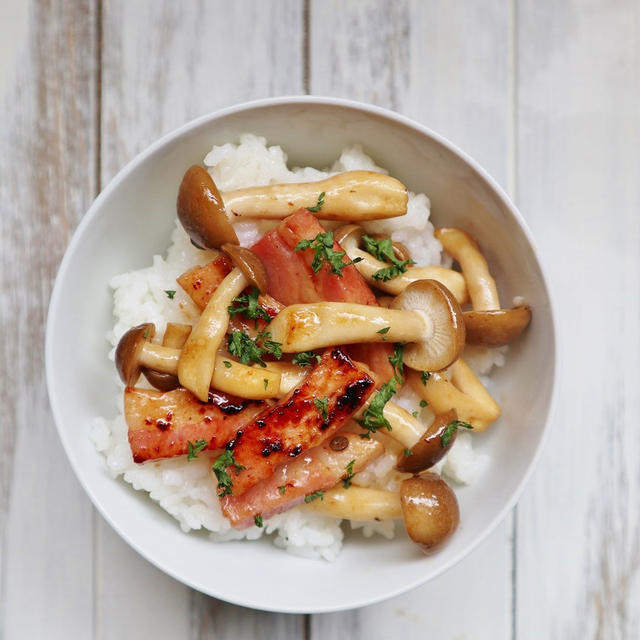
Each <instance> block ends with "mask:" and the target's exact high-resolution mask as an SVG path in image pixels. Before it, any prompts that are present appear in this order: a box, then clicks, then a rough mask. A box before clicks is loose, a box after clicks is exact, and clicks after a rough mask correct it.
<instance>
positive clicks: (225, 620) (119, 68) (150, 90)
mask: <svg viewBox="0 0 640 640" xmlns="http://www.w3.org/2000/svg"><path fill="white" fill-rule="evenodd" d="M103 26H104V30H103V41H102V43H103V50H102V61H103V66H102V70H103V73H102V138H101V141H102V144H101V151H102V152H101V164H102V171H101V178H102V185H103V186H104V185H106V184H107V182H108V181H109V180H110V179H111V178H112V177H113V175H114V174H115V173H116V172H117V171H118V170H119V169H120V168H121V167H122V166H124V164H125V163H126V162H127V161H128V160H130V159H131V158H132V157H133V156H134V155H135V154H136V153H138V152H139V151H141V150H142V149H144V148H145V147H147V146H148V145H149V144H150V143H151V142H153V141H154V140H155V139H157V138H158V137H159V136H160V135H162V134H164V133H166V132H167V131H170V130H171V129H173V128H175V127H177V126H179V125H181V124H183V123H184V122H187V121H188V120H190V119H192V118H194V117H196V116H198V115H201V114H203V113H207V112H209V111H213V110H215V109H217V108H220V107H224V106H228V105H231V104H234V103H237V102H242V101H245V100H249V99H253V98H259V97H267V96H269V95H278V94H285V93H300V92H301V91H302V88H303V85H302V83H303V65H302V60H301V57H300V53H301V51H302V27H303V16H302V5H301V3H298V2H296V1H295V0H278V2H275V3H269V4H266V3H262V2H259V1H258V0H242V1H240V2H233V3H230V2H225V1H223V0H216V1H215V2H207V3H200V2H191V1H189V2H182V3H179V4H178V3H175V2H171V1H170V0H166V1H163V2H158V1H156V0H147V1H144V2H135V3H131V2H126V1H109V2H106V3H105V5H104V10H103ZM176 526H177V525H176ZM97 566H98V567H99V574H98V580H99V583H98V589H99V602H98V605H99V607H98V614H99V637H104V638H118V639H119V640H126V639H127V638H132V639H133V638H140V637H149V636H150V635H152V634H153V635H156V637H189V638H192V639H193V640H200V639H202V640H205V639H207V638H216V640H221V639H224V638H236V637H252V636H254V635H257V634H258V632H259V633H260V634H264V635H265V636H271V637H277V638H283V639H284V640H287V639H293V638H300V637H301V636H302V634H303V627H304V617H303V616H286V615H277V614H268V613H261V612H253V611H250V610H247V609H243V608H241V607H235V606H232V605H228V604H226V603H223V602H220V601H217V600H214V599H213V598H209V597H207V596H204V595H202V594H199V593H196V592H194V591H192V590H190V589H188V588H187V587H184V586H183V585H181V584H180V583H178V582H176V581H174V580H172V579H171V578H169V577H167V576H165V575H164V574H162V573H160V572H159V571H157V570H155V569H154V568H153V567H151V566H150V565H149V564H148V563H147V562H146V561H145V560H143V559H142V558H140V557H139V556H137V555H136V554H134V553H133V552H131V551H130V550H129V549H128V547H127V546H126V545H125V543H124V542H122V541H121V540H120V539H119V538H118V537H117V536H116V535H115V534H114V533H113V532H112V531H111V530H110V528H109V527H108V526H107V525H106V524H104V523H103V522H102V521H100V523H99V526H98V547H97ZM159 602H163V603H171V604H170V606H158V603H159ZM140 611H153V612H154V614H153V616H152V618H153V619H149V617H148V616H145V617H141V616H140V615H139V612H140ZM149 625H150V626H149Z"/></svg>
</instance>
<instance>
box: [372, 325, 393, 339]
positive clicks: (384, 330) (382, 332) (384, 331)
mask: <svg viewBox="0 0 640 640" xmlns="http://www.w3.org/2000/svg"><path fill="white" fill-rule="evenodd" d="M389 329H391V327H385V328H384V329H380V330H379V331H376V333H379V334H380V335H381V336H385V335H386V334H387V333H389ZM382 339H383V340H385V341H386V338H385V337H383V338H382Z"/></svg>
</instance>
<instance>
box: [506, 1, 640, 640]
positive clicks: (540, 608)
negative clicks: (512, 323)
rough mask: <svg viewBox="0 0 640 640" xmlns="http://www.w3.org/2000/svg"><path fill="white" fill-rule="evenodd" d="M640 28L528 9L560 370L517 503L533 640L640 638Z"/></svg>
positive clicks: (525, 199)
mask: <svg viewBox="0 0 640 640" xmlns="http://www.w3.org/2000/svg"><path fill="white" fill-rule="evenodd" d="M550 15H553V20H552V21H550V19H549V17H550ZM639 27H640V5H638V3H637V2H616V3H607V2H591V3H584V2H573V1H572V2H566V3H562V4H556V3H550V2H529V1H526V2H522V3H521V6H520V7H519V63H518V78H519V83H518V123H519V127H518V130H519V138H518V140H519V142H518V146H519V166H518V183H519V188H518V191H519V202H520V206H521V208H522V210H523V212H524V214H525V215H526V217H527V220H528V221H529V223H530V224H531V226H532V229H533V232H534V233H535V235H536V237H537V239H538V242H539V245H540V247H541V251H542V258H543V259H544V261H545V263H546V265H547V267H548V273H550V274H551V281H552V283H553V292H554V293H555V303H556V308H557V317H558V320H559V345H560V357H561V360H562V362H563V365H564V375H563V376H562V379H561V385H560V393H559V397H560V402H559V403H558V407H557V412H556V419H555V421H554V422H555V425H554V427H555V428H554V430H553V432H552V435H551V440H550V442H549V445H548V447H547V449H546V451H545V455H544V457H543V460H542V463H541V465H540V468H539V470H538V472H537V473H536V475H535V477H534V480H533V482H532V484H531V486H530V487H529V490H528V491H527V492H526V494H525V496H524V498H523V500H522V502H521V506H520V508H519V513H518V596H519V597H518V638H519V639H522V640H525V639H528V638H598V639H613V638H615V639H617V638H638V637H640V607H639V603H640V519H639V512H640V509H639V506H640V445H639V442H640V440H639V439H638V437H637V435H638V429H637V421H638V410H639V409H640V396H639V395H638V388H640V377H639V371H640V338H639V331H638V328H639V327H640V313H639V308H638V306H639V301H640V296H639V295H638V294H639V292H640V253H639V251H638V246H639V245H638V242H639V240H640V223H639V218H638V211H639V210H640V188H639V186H638V185H639V181H638V176H640V151H639V149H640V118H639V110H638V105H640V74H639V72H638V69H639V68H640V49H639V47H638V35H639V33H640V30H639ZM596 296H597V297H596ZM596 300H597V310H595V309H594V303H596ZM581 310H583V311H581ZM592 310H593V311H592ZM541 612H545V615H541Z"/></svg>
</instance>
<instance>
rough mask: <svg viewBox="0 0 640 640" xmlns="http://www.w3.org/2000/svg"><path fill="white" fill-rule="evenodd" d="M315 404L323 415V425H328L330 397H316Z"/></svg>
mask: <svg viewBox="0 0 640 640" xmlns="http://www.w3.org/2000/svg"><path fill="white" fill-rule="evenodd" d="M313 404H315V405H316V409H317V410H318V411H319V412H320V415H321V416H322V425H323V426H326V425H327V424H329V398H327V397H326V396H325V397H324V398H322V399H320V398H314V399H313Z"/></svg>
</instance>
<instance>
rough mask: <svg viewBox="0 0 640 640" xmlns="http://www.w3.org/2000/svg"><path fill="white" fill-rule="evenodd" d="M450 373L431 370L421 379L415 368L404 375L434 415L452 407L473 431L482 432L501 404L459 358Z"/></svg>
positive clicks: (494, 418)
mask: <svg viewBox="0 0 640 640" xmlns="http://www.w3.org/2000/svg"><path fill="white" fill-rule="evenodd" d="M450 376H451V379H448V378H447V376H446V375H444V374H443V373H432V374H431V375H430V376H429V379H428V380H426V381H425V382H423V381H422V379H421V375H420V373H419V372H418V371H409V373H408V376H407V377H408V381H409V383H410V384H411V386H412V387H413V389H414V391H415V392H416V393H417V394H418V395H419V396H420V397H421V398H422V399H423V400H425V401H426V402H427V403H428V404H429V408H430V409H431V410H432V411H433V412H434V413H435V414H439V413H446V412H447V411H449V410H450V409H455V410H456V412H457V414H458V418H459V419H460V420H462V421H463V422H468V423H470V424H471V425H473V428H474V430H475V431H484V430H485V429H486V428H487V427H488V426H489V425H490V424H491V423H492V422H494V421H495V420H496V419H497V418H498V417H499V416H500V413H501V410H500V407H499V406H498V404H497V403H496V401H495V400H494V399H493V398H492V397H491V395H490V394H489V392H488V391H487V390H486V389H485V388H484V385H483V384H482V382H480V380H479V379H478V378H477V376H476V375H475V374H474V373H473V371H472V370H471V368H470V367H469V366H468V365H467V364H466V362H464V360H463V359H462V358H459V359H458V360H456V362H454V363H453V365H452V366H451V369H450Z"/></svg>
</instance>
